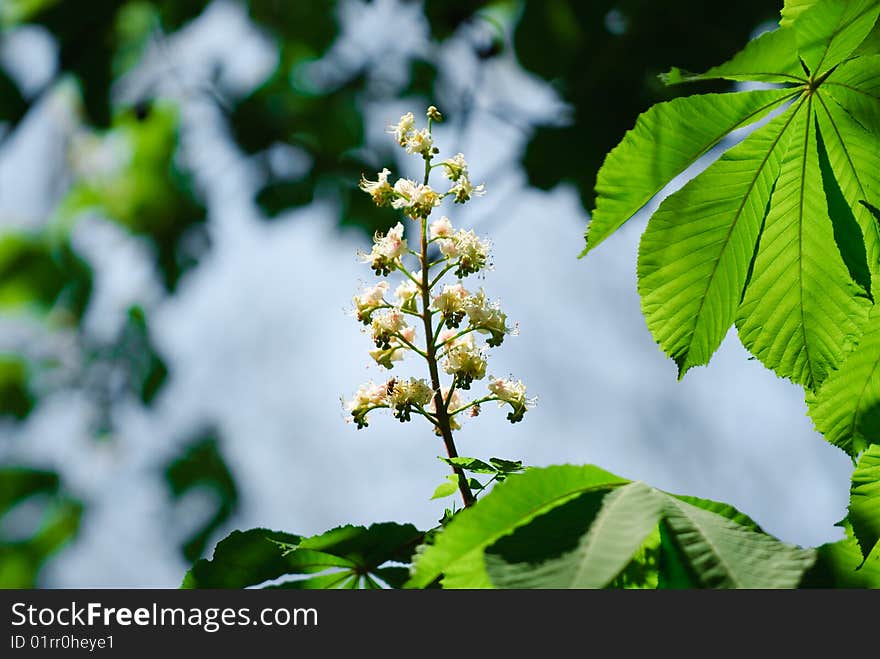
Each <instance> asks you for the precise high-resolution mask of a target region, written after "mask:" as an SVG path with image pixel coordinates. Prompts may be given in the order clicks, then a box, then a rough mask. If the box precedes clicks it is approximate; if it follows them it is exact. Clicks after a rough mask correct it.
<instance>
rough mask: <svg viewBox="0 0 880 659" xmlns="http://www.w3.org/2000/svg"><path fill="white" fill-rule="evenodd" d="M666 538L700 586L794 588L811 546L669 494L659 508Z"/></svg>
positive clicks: (810, 555)
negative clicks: (785, 541)
mask: <svg viewBox="0 0 880 659" xmlns="http://www.w3.org/2000/svg"><path fill="white" fill-rule="evenodd" d="M664 517H665V521H666V526H667V530H668V532H669V535H670V536H671V538H672V542H673V543H674V544H675V545H676V546H677V548H678V549H679V550H680V551H681V554H682V555H683V556H684V558H685V559H686V561H687V563H688V566H689V568H690V571H691V572H692V573H694V574H695V575H696V577H697V579H698V581H699V583H700V584H701V585H702V586H705V587H710V588H795V587H797V585H798V584H799V583H800V580H801V577H802V576H803V573H804V571H805V570H806V569H807V568H809V567H810V566H811V565H812V564H813V562H814V561H815V558H816V556H815V552H813V551H812V550H805V549H800V548H798V547H793V546H791V545H786V544H783V543H781V542H779V541H778V540H776V539H774V538H772V537H771V536H769V535H765V534H763V533H755V532H754V531H750V530H749V529H747V528H745V527H743V526H740V525H739V524H736V523H735V522H733V521H731V520H729V519H727V518H725V517H722V516H720V515H716V514H715V513H712V512H710V511H708V510H703V509H702V508H698V507H697V506H693V505H691V504H689V503H687V502H685V501H682V500H680V499H677V498H675V497H666V506H665V511H664Z"/></svg>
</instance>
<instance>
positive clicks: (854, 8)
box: [792, 0, 880, 75]
mask: <svg viewBox="0 0 880 659" xmlns="http://www.w3.org/2000/svg"><path fill="white" fill-rule="evenodd" d="M878 13H880V0H822V2H817V3H815V4H814V5H813V6H811V7H809V8H807V9H805V10H804V11H803V12H801V13H800V14H799V15H798V16H797V18H796V20H795V21H794V22H793V24H792V29H793V30H794V32H795V37H796V39H797V47H798V54H799V55H800V57H801V59H803V61H804V62H805V64H806V65H807V66H808V67H809V69H810V72H811V73H812V74H813V75H819V74H821V73H824V72H826V71H828V70H830V69H832V68H833V67H834V66H836V65H837V64H839V63H840V62H842V61H843V60H845V59H846V58H847V57H849V56H850V55H851V54H852V52H853V51H854V50H855V49H856V48H858V46H859V44H861V43H862V41H864V39H865V37H867V36H868V34H869V33H870V32H871V29H872V28H873V27H874V24H875V23H876V22H877V15H878Z"/></svg>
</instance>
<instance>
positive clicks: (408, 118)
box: [388, 112, 416, 146]
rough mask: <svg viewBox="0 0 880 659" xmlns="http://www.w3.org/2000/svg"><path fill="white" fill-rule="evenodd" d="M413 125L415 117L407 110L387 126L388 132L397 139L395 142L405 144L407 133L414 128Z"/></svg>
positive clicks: (407, 137) (414, 125) (414, 124)
mask: <svg viewBox="0 0 880 659" xmlns="http://www.w3.org/2000/svg"><path fill="white" fill-rule="evenodd" d="M415 127H416V118H415V117H414V116H413V113H412V112H407V113H406V114H405V115H403V116H402V117H401V118H400V121H398V122H397V123H396V124H392V125H391V126H388V132H389V133H391V134H392V135H394V139H396V140H397V143H398V144H400V146H406V141H407V139H409V134H410V133H411V132H412V131H413V130H415Z"/></svg>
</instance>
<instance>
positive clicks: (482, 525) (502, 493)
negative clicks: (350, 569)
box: [407, 465, 629, 588]
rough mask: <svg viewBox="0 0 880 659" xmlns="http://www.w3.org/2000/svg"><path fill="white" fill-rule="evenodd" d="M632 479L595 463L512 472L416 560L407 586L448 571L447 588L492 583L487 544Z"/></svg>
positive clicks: (422, 584) (422, 583)
mask: <svg viewBox="0 0 880 659" xmlns="http://www.w3.org/2000/svg"><path fill="white" fill-rule="evenodd" d="M628 482H629V481H627V480H626V479H623V478H619V477H618V476H615V475H613V474H610V473H608V472H607V471H604V470H603V469H599V468H598V467H594V466H592V465H586V466H580V467H578V466H573V465H561V466H555V467H548V468H546V469H530V470H528V471H526V472H525V473H523V474H515V475H512V476H510V477H509V478H508V479H507V480H505V481H504V482H503V483H501V484H500V485H498V487H496V488H495V489H494V490H493V491H492V493H491V494H490V495H489V496H487V497H486V498H484V499H481V500H480V501H478V502H477V504H476V505H474V506H473V507H472V508H469V509H468V510H466V511H463V512H462V513H461V514H459V515H457V516H456V517H455V518H453V520H452V521H451V522H450V523H449V525H448V526H447V527H446V528H445V529H444V530H443V532H442V533H440V534H439V535H438V536H437V539H436V542H435V543H434V544H433V545H430V546H428V547H426V548H425V550H424V552H423V553H422V554H420V555H419V556H418V557H417V558H416V560H415V562H414V572H413V576H412V578H411V579H410V581H409V582H408V583H407V586H409V587H414V588H422V587H425V586H428V585H429V584H431V583H432V582H433V581H434V580H436V579H437V578H438V577H440V576H441V575H445V576H444V579H443V585H444V587H447V588H456V587H464V588H481V587H482V588H489V587H491V585H492V583H491V581H490V580H489V577H488V575H487V573H486V569H485V565H484V560H483V551H484V550H485V549H486V547H489V546H490V545H492V544H493V543H495V542H496V541H497V540H499V539H500V538H503V537H504V536H506V535H509V534H511V533H512V532H513V531H514V530H516V529H517V528H519V527H521V526H524V525H526V524H528V523H529V522H531V521H532V520H534V519H535V518H536V517H538V516H540V515H542V514H544V513H547V512H549V511H551V510H553V509H554V508H558V507H560V506H563V505H564V504H568V503H570V502H573V500H574V499H576V498H578V497H581V496H583V495H590V494H594V493H599V494H601V493H603V492H606V491H608V490H611V489H614V488H617V487H621V486H623V485H626V484H627V483H628ZM587 507H588V508H589V509H592V506H587Z"/></svg>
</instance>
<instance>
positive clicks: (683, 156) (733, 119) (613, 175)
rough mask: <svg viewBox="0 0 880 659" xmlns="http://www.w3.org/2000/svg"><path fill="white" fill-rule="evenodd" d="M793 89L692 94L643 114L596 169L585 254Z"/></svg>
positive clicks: (788, 97)
mask: <svg viewBox="0 0 880 659" xmlns="http://www.w3.org/2000/svg"><path fill="white" fill-rule="evenodd" d="M795 93H796V92H792V91H791V90H786V89H773V90H765V91H753V92H742V93H733V94H707V95H704V96H691V97H686V98H677V99H673V100H672V101H668V102H666V103H660V104H657V105H655V106H654V107H652V108H651V109H650V110H648V111H647V112H645V113H644V114H642V115H641V116H640V117H639V119H638V120H637V121H636V125H635V127H634V128H633V129H632V130H631V131H629V132H628V133H627V134H626V135H625V136H624V138H623V140H622V141H621V143H620V144H619V145H618V146H617V147H615V148H614V150H612V151H611V152H610V153H609V154H608V156H607V157H606V158H605V162H604V164H603V165H602V168H601V169H600V170H599V174H598V178H597V182H596V192H597V195H598V196H597V199H596V209H595V211H593V217H592V220H591V221H590V225H589V227H588V228H587V246H586V249H585V250H584V254H585V253H586V252H588V251H589V250H591V249H593V248H594V247H596V245H598V244H599V243H601V242H602V241H603V240H605V238H607V237H608V236H609V235H610V234H611V233H613V232H614V231H615V230H617V229H618V228H619V227H620V226H621V225H622V224H623V223H624V222H625V221H626V220H628V219H629V218H630V217H631V216H632V215H633V214H634V213H635V212H636V211H638V210H639V209H640V208H641V207H642V206H644V205H645V204H646V203H647V202H648V201H649V200H650V199H651V197H653V196H654V195H655V194H657V193H658V192H659V191H660V190H661V188H663V186H665V185H666V184H667V183H668V182H669V180H670V179H671V178H673V177H675V176H677V175H678V174H680V173H681V172H683V171H684V170H685V169H687V168H688V167H689V166H690V165H692V164H693V163H694V162H695V161H696V160H697V159H698V158H699V157H700V156H702V155H703V154H705V153H706V152H707V151H709V149H711V148H712V147H714V146H715V145H716V144H718V143H719V142H720V141H721V140H722V139H723V138H724V137H725V136H726V135H727V134H728V133H729V132H730V131H732V130H735V129H737V128H740V127H742V126H746V125H748V124H751V123H753V122H755V121H757V120H758V119H760V118H761V117H763V116H764V115H766V114H767V113H768V112H770V111H771V110H772V109H773V108H775V107H778V106H779V105H781V104H782V103H784V102H785V101H786V100H788V99H790V98H792V97H793V96H794V95H795Z"/></svg>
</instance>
